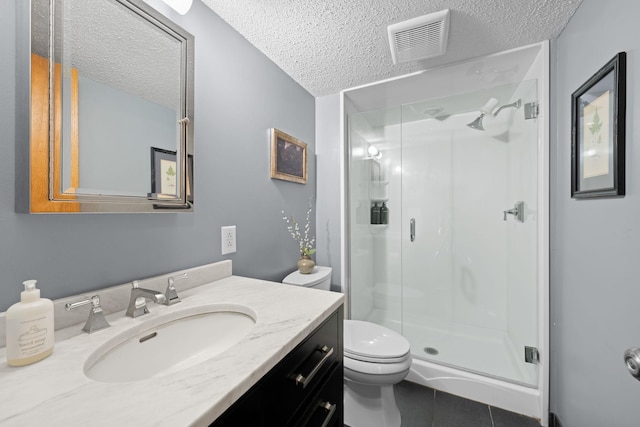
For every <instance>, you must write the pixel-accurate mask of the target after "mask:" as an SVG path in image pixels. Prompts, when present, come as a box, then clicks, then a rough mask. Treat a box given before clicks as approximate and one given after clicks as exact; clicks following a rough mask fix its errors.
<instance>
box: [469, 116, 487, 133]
mask: <svg viewBox="0 0 640 427" xmlns="http://www.w3.org/2000/svg"><path fill="white" fill-rule="evenodd" d="M483 117H484V113H482V114H480V115H479V116H478V118H477V119H475V120H474V121H472V122H471V123H467V126H469V127H470V128H472V129H476V130H484V127H483V126H482V118H483Z"/></svg>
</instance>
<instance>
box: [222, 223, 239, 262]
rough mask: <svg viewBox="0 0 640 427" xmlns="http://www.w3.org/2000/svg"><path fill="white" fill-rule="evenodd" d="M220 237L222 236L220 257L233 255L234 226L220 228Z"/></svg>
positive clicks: (234, 241) (234, 246)
mask: <svg viewBox="0 0 640 427" xmlns="http://www.w3.org/2000/svg"><path fill="white" fill-rule="evenodd" d="M220 235H221V236H222V239H221V240H222V241H221V248H222V255H226V254H233V253H235V252H236V226H235V225H229V226H226V227H221V228H220Z"/></svg>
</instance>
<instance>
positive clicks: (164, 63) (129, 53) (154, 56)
mask: <svg viewBox="0 0 640 427" xmlns="http://www.w3.org/2000/svg"><path fill="white" fill-rule="evenodd" d="M55 4H56V7H57V8H58V9H57V10H56V16H57V17H58V20H57V21H56V25H55V29H56V31H55V33H56V35H57V39H56V43H55V47H56V60H57V61H58V62H59V61H60V60H61V58H60V55H62V61H63V63H64V65H65V66H68V67H73V68H77V69H78V70H79V72H80V75H81V76H82V77H86V78H88V79H91V80H93V81H95V82H98V83H102V84H105V85H108V86H111V87H113V88H116V89H120V90H122V91H125V92H128V93H130V94H133V95H136V96H140V97H142V98H145V99H147V100H149V101H151V102H155V103H157V104H160V105H163V106H165V107H168V108H172V109H174V110H177V109H178V108H179V105H180V71H181V64H180V60H181V44H180V41H179V40H178V39H176V38H175V37H173V36H171V35H169V34H168V33H166V31H164V30H162V29H160V28H159V27H158V26H156V25H153V24H151V23H149V22H148V21H147V20H146V19H143V18H142V17H141V16H139V15H137V14H135V13H132V12H131V11H130V10H129V9H127V8H126V7H124V6H123V5H122V4H120V3H118V2H116V1H114V0H108V1H90V2H89V1H86V0H73V1H70V0H66V1H64V2H60V1H58V2H56V3H55ZM31 19H32V27H31V41H32V46H31V49H32V51H33V52H34V53H37V54H39V55H41V56H44V57H48V49H49V0H32V10H31ZM61 35H62V37H61Z"/></svg>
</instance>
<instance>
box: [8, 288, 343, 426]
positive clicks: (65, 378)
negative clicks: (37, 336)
mask: <svg viewBox="0 0 640 427" xmlns="http://www.w3.org/2000/svg"><path fill="white" fill-rule="evenodd" d="M180 297H181V298H182V302H181V303H180V304H176V305H173V306H170V307H166V306H163V305H155V304H149V309H150V311H151V313H150V314H148V315H146V316H142V317H139V318H136V319H131V318H128V317H126V316H125V315H124V312H123V311H119V312H116V313H113V314H110V315H108V316H107V319H108V321H109V322H110V323H111V327H110V328H108V329H105V330H103V331H99V332H97V333H94V334H91V335H89V334H85V333H82V334H77V330H78V329H80V328H81V327H82V324H78V325H74V326H71V327H68V328H65V329H62V330H59V331H56V344H55V346H54V352H53V354H52V355H51V356H50V357H48V358H47V359H45V360H43V361H40V362H38V363H35V364H33V365H29V366H25V367H19V368H16V367H10V366H8V365H6V363H1V364H0V425H2V426H3V427H8V426H20V427H25V426H36V425H46V426H65V427H66V426H73V425H80V424H82V425H85V424H86V425H92V426H117V425H136V426H171V427H176V426H208V425H209V423H211V422H212V421H213V420H215V419H216V418H217V417H218V416H219V415H221V414H222V413H223V412H224V411H225V410H226V409H227V408H228V407H229V406H231V405H232V404H233V402H235V401H236V400H237V399H238V398H239V397H240V396H242V395H243V394H244V393H245V392H246V391H248V390H249V389H250V388H251V386H253V385H254V384H255V383H256V382H257V381H258V380H259V379H260V378H261V377H262V376H263V375H264V374H266V373H267V372H268V371H269V370H271V368H273V367H274V366H275V365H276V364H277V363H278V362H279V361H280V360H281V359H282V358H283V357H284V356H285V355H286V354H287V353H289V352H290V351H291V350H292V349H293V348H294V347H295V346H296V345H298V344H299V343H300V342H302V340H303V339H304V338H305V337H306V336H307V335H308V334H309V333H311V332H312V331H313V330H314V329H315V328H316V327H317V326H319V325H320V324H321V323H322V322H323V321H324V320H325V319H326V318H327V317H328V316H329V315H330V314H331V313H332V312H333V311H335V310H336V309H337V308H338V307H339V306H340V305H341V304H342V302H343V296H342V294H339V293H335V292H326V291H320V290H315V289H307V288H302V287H296V286H289V285H283V284H280V283H274V282H267V281H263V280H257V279H249V278H245V277H238V276H231V277H227V278H224V279H221V280H217V281H215V282H212V283H209V284H205V285H202V286H198V287H196V288H192V289H189V290H186V291H183V292H181V293H180ZM203 304H241V305H245V306H248V307H250V308H251V309H252V310H253V311H254V312H255V314H256V316H257V318H256V324H255V326H254V327H253V329H252V330H251V332H250V333H249V334H248V335H247V336H246V337H244V338H243V339H242V340H241V341H240V342H239V343H238V344H236V345H235V346H234V347H232V348H231V349H229V350H227V351H225V352H223V353H221V354H219V355H217V356H214V357H213V358H211V359H209V360H207V361H205V362H202V363H200V364H198V365H196V366H193V367H191V368H186V369H184V370H180V371H177V372H171V373H167V374H164V375H158V376H156V377H152V378H149V379H146V380H141V381H137V382H131V383H101V382H96V381H93V380H91V379H89V378H87V377H86V376H85V374H84V371H83V367H84V364H85V361H86V360H87V358H88V357H89V355H90V354H92V353H93V352H94V351H95V350H97V349H98V348H99V347H100V346H101V345H102V344H103V343H105V342H106V341H107V340H109V339H111V338H113V337H114V336H116V335H118V334H120V333H122V332H124V331H127V330H128V329H130V328H136V327H138V328H140V324H141V322H147V321H149V320H151V319H153V318H154V317H157V316H160V315H163V314H167V313H168V312H170V311H172V310H183V309H187V308H189V307H194V306H198V305H203ZM4 360H6V350H5V348H0V361H2V362H4Z"/></svg>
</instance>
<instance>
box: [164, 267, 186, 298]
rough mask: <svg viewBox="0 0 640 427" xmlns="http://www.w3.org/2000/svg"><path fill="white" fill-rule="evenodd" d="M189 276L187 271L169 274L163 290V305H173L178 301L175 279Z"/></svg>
mask: <svg viewBox="0 0 640 427" xmlns="http://www.w3.org/2000/svg"><path fill="white" fill-rule="evenodd" d="M187 277H189V275H188V273H182V274H180V275H178V276H171V277H169V278H168V279H167V282H168V284H167V290H166V291H165V292H164V295H165V297H166V299H165V301H164V305H173V304H176V303H178V302H180V297H179V296H178V291H176V287H175V286H174V283H175V281H176V280H180V279H186V278H187Z"/></svg>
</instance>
